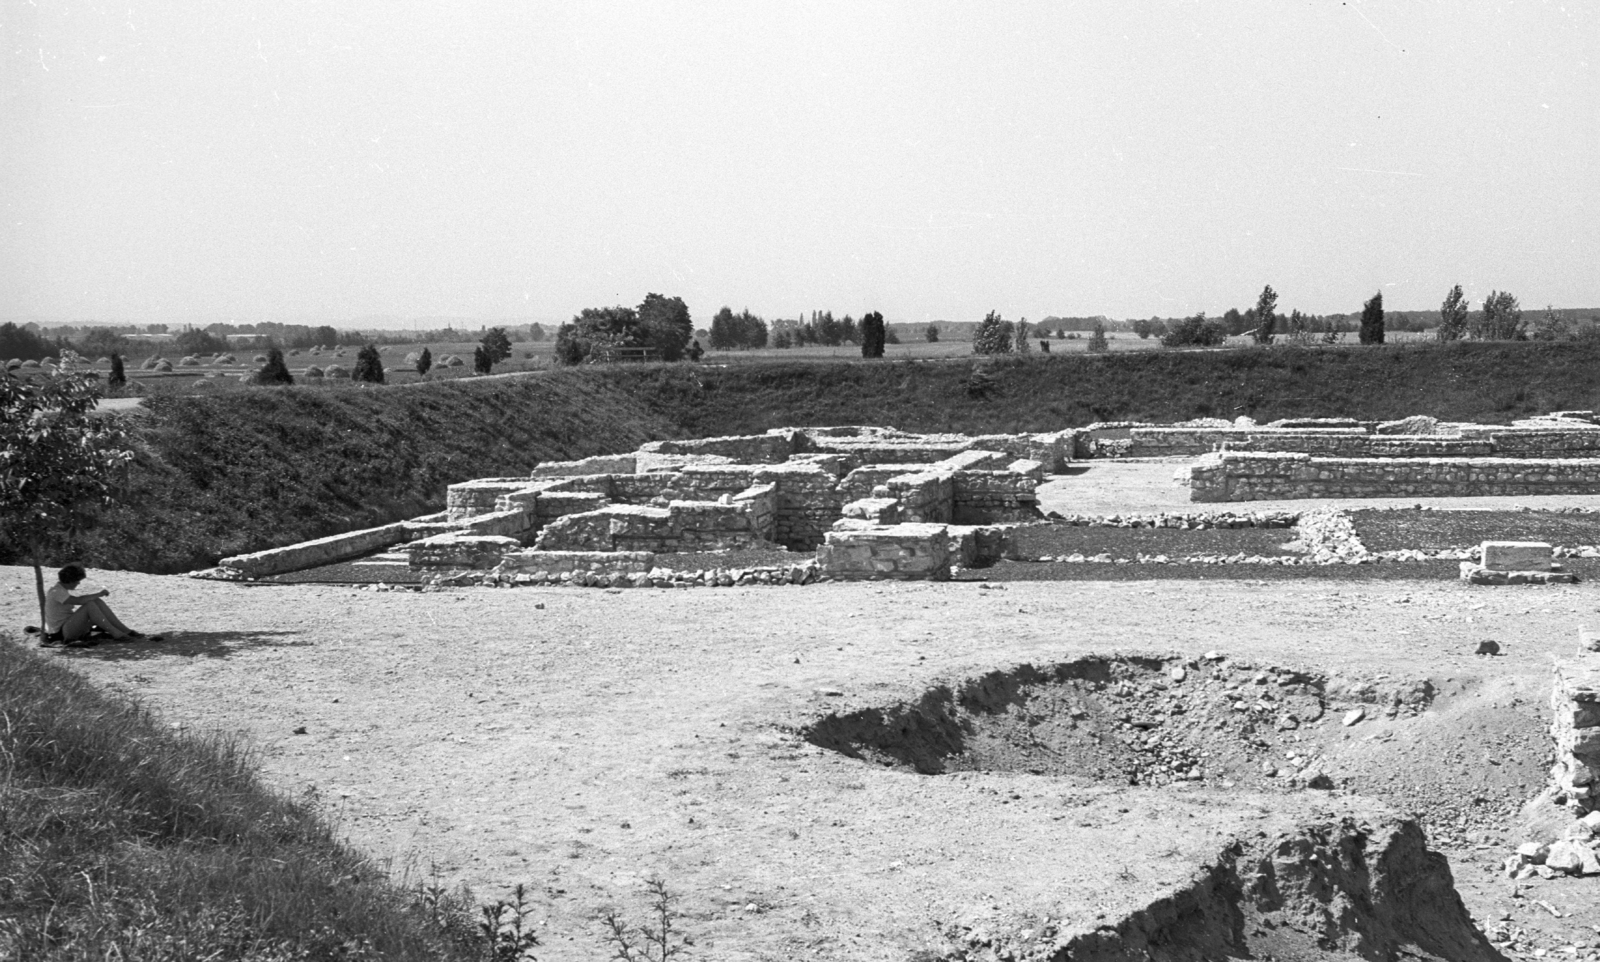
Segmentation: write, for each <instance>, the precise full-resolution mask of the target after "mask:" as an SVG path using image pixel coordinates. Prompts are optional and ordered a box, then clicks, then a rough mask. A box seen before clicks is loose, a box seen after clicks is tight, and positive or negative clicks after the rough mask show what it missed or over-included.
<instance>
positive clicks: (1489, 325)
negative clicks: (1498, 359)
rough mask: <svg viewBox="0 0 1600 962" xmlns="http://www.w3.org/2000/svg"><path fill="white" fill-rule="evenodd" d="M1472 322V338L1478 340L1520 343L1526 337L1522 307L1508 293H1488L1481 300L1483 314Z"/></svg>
mask: <svg viewBox="0 0 1600 962" xmlns="http://www.w3.org/2000/svg"><path fill="white" fill-rule="evenodd" d="M1474 320H1475V321H1476V323H1475V324H1472V325H1471V327H1472V336H1473V337H1475V338H1478V339H1479V340H1483V341H1521V340H1526V339H1527V336H1528V333H1527V326H1526V323H1525V322H1524V321H1523V319H1522V305H1520V304H1518V303H1517V299H1516V298H1515V297H1513V296H1511V292H1510V291H1490V292H1489V296H1488V297H1486V298H1484V299H1483V313H1482V314H1481V315H1479V316H1478V317H1477V318H1474Z"/></svg>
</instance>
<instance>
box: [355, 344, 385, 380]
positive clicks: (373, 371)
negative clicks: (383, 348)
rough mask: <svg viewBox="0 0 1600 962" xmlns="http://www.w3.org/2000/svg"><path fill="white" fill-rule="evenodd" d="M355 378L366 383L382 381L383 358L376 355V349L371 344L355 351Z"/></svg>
mask: <svg viewBox="0 0 1600 962" xmlns="http://www.w3.org/2000/svg"><path fill="white" fill-rule="evenodd" d="M355 379H356V380H357V381H364V382H366V383H368V384H382V383H383V358H381V357H379V356H378V349H377V348H376V347H374V346H372V345H371V344H368V345H367V346H366V347H363V348H362V349H361V350H360V351H359V352H357V353H356V370H355Z"/></svg>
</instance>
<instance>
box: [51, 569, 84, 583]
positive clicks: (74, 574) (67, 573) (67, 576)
mask: <svg viewBox="0 0 1600 962" xmlns="http://www.w3.org/2000/svg"><path fill="white" fill-rule="evenodd" d="M56 577H57V578H59V579H60V580H61V583H62V584H64V585H66V584H72V583H73V582H77V581H82V580H83V579H85V578H87V577H89V572H87V571H84V570H83V568H82V567H80V566H78V565H67V566H66V567H65V568H62V569H61V571H60V572H59V573H58V574H57V575H56Z"/></svg>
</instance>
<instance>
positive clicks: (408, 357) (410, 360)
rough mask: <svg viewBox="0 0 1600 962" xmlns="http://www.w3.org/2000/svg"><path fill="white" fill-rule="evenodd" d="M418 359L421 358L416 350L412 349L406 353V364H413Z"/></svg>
mask: <svg viewBox="0 0 1600 962" xmlns="http://www.w3.org/2000/svg"><path fill="white" fill-rule="evenodd" d="M420 360H422V355H421V354H418V353H417V352H416V351H412V352H411V353H410V354H407V355H406V363H407V364H415V363H417V362H418V361H420Z"/></svg>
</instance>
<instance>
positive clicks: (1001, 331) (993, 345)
mask: <svg viewBox="0 0 1600 962" xmlns="http://www.w3.org/2000/svg"><path fill="white" fill-rule="evenodd" d="M1012 346H1013V344H1012V339H1011V322H1010V321H1007V320H1005V319H1003V318H1001V317H1000V312H999V311H990V312H989V313H988V314H986V315H984V318H983V320H981V321H979V322H978V329H977V330H976V331H974V332H973V334H972V353H974V354H1010V353H1011V348H1012Z"/></svg>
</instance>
